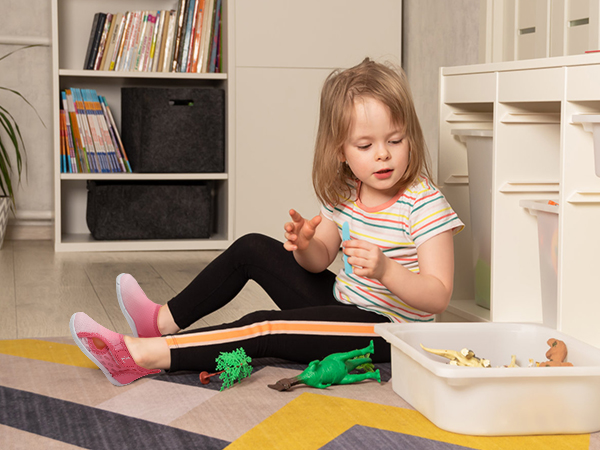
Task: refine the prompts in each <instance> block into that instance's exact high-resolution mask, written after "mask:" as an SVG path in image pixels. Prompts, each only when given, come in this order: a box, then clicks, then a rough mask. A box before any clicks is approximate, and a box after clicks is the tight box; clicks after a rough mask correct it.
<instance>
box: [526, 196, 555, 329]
mask: <svg viewBox="0 0 600 450" xmlns="http://www.w3.org/2000/svg"><path fill="white" fill-rule="evenodd" d="M519 205H520V206H522V207H523V208H527V209H528V210H529V212H530V213H531V214H533V215H534V216H537V222H538V243H539V252H540V282H541V283H542V320H543V323H544V325H546V326H548V327H551V328H556V327H557V325H558V275H557V274H558V204H557V203H556V202H554V201H548V200H546V201H542V200H521V201H520V202H519Z"/></svg>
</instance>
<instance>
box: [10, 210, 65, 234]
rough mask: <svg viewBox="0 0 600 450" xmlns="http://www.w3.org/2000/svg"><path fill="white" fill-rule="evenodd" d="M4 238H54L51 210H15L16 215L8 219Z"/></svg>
mask: <svg viewBox="0 0 600 450" xmlns="http://www.w3.org/2000/svg"><path fill="white" fill-rule="evenodd" d="M4 239H6V240H13V241H17V240H36V241H40V240H42V241H45V240H52V239H54V217H53V214H52V212H51V211H17V214H16V217H12V218H10V219H8V226H7V228H6V235H5V237H4Z"/></svg>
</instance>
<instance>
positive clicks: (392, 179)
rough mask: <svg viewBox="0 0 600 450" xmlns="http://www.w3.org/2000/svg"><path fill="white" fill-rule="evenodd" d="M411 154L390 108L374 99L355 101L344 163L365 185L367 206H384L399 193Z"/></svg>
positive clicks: (364, 197) (364, 202)
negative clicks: (393, 119) (401, 180)
mask: <svg viewBox="0 0 600 450" xmlns="http://www.w3.org/2000/svg"><path fill="white" fill-rule="evenodd" d="M408 155H409V145H408V141H407V140H406V138H405V134H404V132H403V127H402V126H399V125H396V124H394V122H393V121H392V118H391V115H390V112H389V109H388V108H387V106H385V105H384V104H383V103H381V102H380V101H379V100H375V99H374V98H372V97H359V98H356V99H355V100H354V107H353V111H352V121H351V123H350V130H349V133H348V138H347V139H346V142H345V143H344V147H343V157H342V158H341V160H342V161H346V162H347V163H348V165H349V166H350V169H352V172H353V173H354V175H355V176H356V177H357V178H358V179H359V180H360V181H361V182H362V186H361V191H360V200H361V202H362V203H363V204H364V205H366V206H378V205H381V204H383V203H385V202H387V201H388V200H390V199H392V198H393V197H394V196H395V195H396V194H397V193H398V183H399V181H400V179H401V178H402V175H404V172H405V171H406V168H407V167H408V161H409V156H408Z"/></svg>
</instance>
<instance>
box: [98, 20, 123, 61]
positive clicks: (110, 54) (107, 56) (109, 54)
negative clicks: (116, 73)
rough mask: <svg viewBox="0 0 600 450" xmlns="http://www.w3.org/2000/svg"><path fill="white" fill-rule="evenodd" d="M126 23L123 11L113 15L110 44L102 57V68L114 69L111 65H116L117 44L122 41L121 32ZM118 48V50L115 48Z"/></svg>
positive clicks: (109, 36)
mask: <svg viewBox="0 0 600 450" xmlns="http://www.w3.org/2000/svg"><path fill="white" fill-rule="evenodd" d="M123 24H124V15H123V13H117V14H116V15H115V17H113V24H112V26H111V27H110V32H109V33H108V38H107V39H108V46H107V48H106V51H105V53H104V58H103V59H102V66H101V67H100V70H114V67H113V69H111V68H110V67H111V65H114V61H115V60H116V58H117V52H118V49H117V45H118V44H119V42H120V41H121V33H122V30H123ZM115 49H117V50H115Z"/></svg>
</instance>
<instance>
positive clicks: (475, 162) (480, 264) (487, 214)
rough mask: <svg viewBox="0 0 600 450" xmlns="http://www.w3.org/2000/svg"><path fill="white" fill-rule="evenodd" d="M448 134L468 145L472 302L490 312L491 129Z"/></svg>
mask: <svg viewBox="0 0 600 450" xmlns="http://www.w3.org/2000/svg"><path fill="white" fill-rule="evenodd" d="M451 133H452V134H453V135H455V136H459V138H460V139H461V141H463V142H465V143H466V145H467V163H468V170H469V203H470V210H471V236H472V238H473V265H474V267H475V302H476V303H477V304H478V305H479V306H482V307H484V308H486V309H490V297H491V273H492V272H491V261H492V256H491V255H492V167H493V160H492V158H493V153H492V145H493V140H492V130H472V129H460V130H452V131H451Z"/></svg>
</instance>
